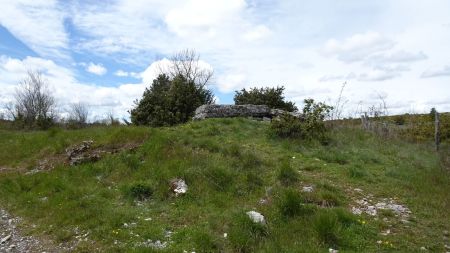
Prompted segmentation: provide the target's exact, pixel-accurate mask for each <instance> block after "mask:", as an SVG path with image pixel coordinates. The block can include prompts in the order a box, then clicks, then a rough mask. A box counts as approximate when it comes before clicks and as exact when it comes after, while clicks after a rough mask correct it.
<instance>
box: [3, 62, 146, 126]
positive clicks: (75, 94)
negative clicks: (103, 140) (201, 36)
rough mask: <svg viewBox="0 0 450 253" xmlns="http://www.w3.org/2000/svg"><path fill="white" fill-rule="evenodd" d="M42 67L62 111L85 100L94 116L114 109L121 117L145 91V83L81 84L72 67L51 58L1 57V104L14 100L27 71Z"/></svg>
mask: <svg viewBox="0 0 450 253" xmlns="http://www.w3.org/2000/svg"><path fill="white" fill-rule="evenodd" d="M29 69H31V70H39V71H41V72H42V73H43V75H44V77H45V78H46V79H47V80H48V83H49V88H50V90H51V91H52V93H53V95H54V96H55V97H56V98H57V105H58V108H59V109H60V112H61V113H62V112H64V111H66V110H67V108H68V105H69V104H70V103H73V102H83V103H86V104H87V105H89V106H90V108H91V109H92V110H93V112H92V114H91V117H92V118H96V117H103V116H104V115H105V114H106V113H107V112H109V111H111V110H113V111H114V112H115V113H116V116H117V117H119V118H122V117H128V116H129V114H128V113H127V111H128V110H129V109H131V108H132V107H133V101H134V100H135V99H136V98H140V97H141V96H142V93H143V92H144V89H145V85H144V84H143V83H136V84H122V85H119V86H118V87H103V86H97V85H94V84H86V83H80V82H79V81H78V80H77V79H76V78H75V74H74V73H73V72H72V70H70V69H67V68H64V67H61V66H58V65H57V64H55V62H53V61H51V60H46V59H43V58H37V57H27V58H25V59H23V60H20V59H15V58H11V57H7V56H0V90H2V92H1V93H0V103H3V104H4V103H7V102H10V101H12V98H13V95H14V91H15V88H16V86H17V84H18V83H19V81H20V80H21V79H23V78H24V77H25V76H26V73H27V70H29Z"/></svg>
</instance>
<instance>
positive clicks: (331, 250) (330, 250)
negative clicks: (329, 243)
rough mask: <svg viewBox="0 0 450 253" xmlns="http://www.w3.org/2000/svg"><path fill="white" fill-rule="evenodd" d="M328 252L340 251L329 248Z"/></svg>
mask: <svg viewBox="0 0 450 253" xmlns="http://www.w3.org/2000/svg"><path fill="white" fill-rule="evenodd" d="M328 252H329V253H338V252H339V250H337V249H333V248H329V249H328Z"/></svg>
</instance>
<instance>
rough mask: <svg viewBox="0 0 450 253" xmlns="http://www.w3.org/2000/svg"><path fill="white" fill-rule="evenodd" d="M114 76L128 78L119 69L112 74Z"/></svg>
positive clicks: (126, 74)
mask: <svg viewBox="0 0 450 253" xmlns="http://www.w3.org/2000/svg"><path fill="white" fill-rule="evenodd" d="M114 75H115V76H119V77H127V76H129V73H128V72H126V71H123V70H121V69H119V70H117V71H116V72H114Z"/></svg>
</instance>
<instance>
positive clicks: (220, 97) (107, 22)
mask: <svg viewBox="0 0 450 253" xmlns="http://www.w3.org/2000/svg"><path fill="white" fill-rule="evenodd" d="M0 6H1V8H2V10H1V12H0V112H1V110H2V108H4V106H5V105H7V104H8V103H10V102H12V101H13V99H14V94H15V91H16V87H17V84H18V83H19V82H20V80H22V79H23V78H24V77H25V76H26V73H27V70H39V71H41V72H42V73H43V75H44V76H45V78H46V80H48V83H49V89H50V90H51V91H52V93H53V95H54V96H55V97H56V99H57V105H58V108H59V112H60V113H61V114H62V115H64V114H65V113H66V112H67V110H68V108H69V106H70V104H72V103H79V102H80V103H84V104H86V105H88V106H89V108H90V111H91V114H90V119H91V120H97V119H101V118H102V117H105V115H106V114H108V113H114V115H116V117H118V118H128V117H129V114H128V112H127V111H128V110H130V109H131V108H133V106H134V101H135V100H136V99H140V98H141V97H142V93H143V91H144V90H145V88H146V87H149V86H150V84H151V81H152V80H153V79H154V78H155V77H156V75H157V74H158V71H157V70H158V68H157V66H158V65H161V64H166V63H167V59H168V58H170V56H171V55H172V54H174V53H176V52H179V51H180V50H183V49H194V50H196V52H197V53H198V54H199V55H200V57H201V60H202V66H206V67H208V68H212V69H213V70H214V78H213V79H212V80H211V82H210V83H209V88H210V89H212V90H213V91H214V94H215V96H216V102H217V103H219V104H231V103H233V95H234V91H236V90H240V89H242V88H249V87H263V86H264V87H265V86H284V87H285V88H286V90H285V96H286V98H287V99H288V100H291V101H294V102H296V104H297V105H298V106H299V107H301V106H302V101H303V100H304V99H305V98H314V99H315V100H317V101H324V102H327V103H328V104H332V105H334V104H335V103H336V101H337V99H338V97H339V94H340V90H341V88H342V85H343V83H344V82H346V85H345V88H344V90H343V92H342V97H343V98H342V100H341V101H344V102H345V107H344V108H345V113H344V116H352V117H355V116H357V115H358V114H359V113H360V112H362V111H364V110H367V108H369V107H370V106H372V105H378V104H379V103H380V102H381V100H382V99H383V100H385V102H386V104H387V108H388V111H389V113H390V114H398V113H421V112H429V111H430V109H431V108H432V107H435V108H436V109H437V110H438V111H447V112H448V111H450V15H449V11H450V1H448V0H427V1H419V0H413V1H411V0H376V1H375V0H372V1H361V0H341V1H335V0H316V1H299V0H283V1H275V0H259V1H256V0H183V1H181V0H164V1H162V0H161V1H157V0H133V1H128V0H105V1H90V0H85V1H81V0H80V1H62V0H60V1H58V0H15V1H11V0H0Z"/></svg>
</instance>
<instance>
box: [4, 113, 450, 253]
mask: <svg viewBox="0 0 450 253" xmlns="http://www.w3.org/2000/svg"><path fill="white" fill-rule="evenodd" d="M268 131H269V125H268V124H267V123H265V122H257V121H251V120H246V119H210V120H205V121H200V122H190V123H188V124H185V125H181V126H177V127H172V128H145V127H103V128H102V127H99V128H88V129H83V130H73V131H63V130H50V131H46V132H16V131H8V130H0V146H1V147H2V149H0V168H8V170H4V172H0V206H1V207H3V208H5V209H7V210H9V211H10V212H11V213H13V214H15V215H18V216H21V217H22V218H23V219H24V225H23V229H25V230H26V231H27V232H29V233H31V234H34V235H37V236H47V237H50V238H53V239H54V240H56V241H57V242H58V243H59V242H63V243H71V244H73V245H75V246H74V247H75V249H76V251H86V252H92V251H104V252H114V251H117V252H121V251H136V252H144V251H145V252H148V251H153V250H154V251H157V252H183V251H184V250H186V251H188V252H191V251H195V252H326V251H328V248H330V247H331V248H334V249H339V250H342V251H344V252H346V251H350V252H380V251H407V250H411V251H417V250H419V249H420V248H421V247H422V246H425V247H426V248H428V249H430V250H432V251H443V250H444V241H443V240H442V232H443V230H449V229H450V215H449V213H448V210H449V209H450V201H449V195H448V194H449V192H450V177H449V173H448V172H446V171H443V170H442V168H441V164H440V160H439V158H438V157H437V156H436V154H435V153H434V152H433V149H432V146H431V145H429V144H410V143H406V142H401V141H397V140H386V139H380V138H378V137H376V136H375V135H372V134H370V133H367V132H363V131H361V130H359V129H356V128H339V129H336V130H333V132H332V134H331V135H332V136H333V137H332V140H331V141H330V142H329V143H328V145H326V146H324V145H322V144H319V143H314V142H302V141H293V140H280V139H277V138H274V137H270V135H269V134H268ZM83 140H93V141H94V146H96V147H103V148H105V147H109V148H111V147H119V146H124V145H125V146H126V144H127V143H138V144H139V145H140V146H139V148H137V149H133V150H128V149H124V150H122V151H120V152H116V153H113V154H106V155H105V156H103V157H102V159H101V160H100V161H98V162H93V163H85V164H81V165H78V166H68V165H66V164H64V163H63V162H61V163H58V162H56V163H55V166H54V168H53V169H51V170H48V171H42V172H38V173H26V172H27V171H29V170H32V169H33V168H34V167H35V166H37V165H38V164H39V162H40V161H42V160H43V159H51V158H52V157H59V156H61V155H62V154H64V150H65V148H67V147H69V146H71V145H74V144H77V143H80V142H81V141H83ZM175 178H180V179H183V180H184V181H185V182H186V184H187V185H188V191H187V193H186V194H182V195H178V196H176V195H175V194H173V193H172V192H171V189H170V182H171V180H172V179H175ZM305 186H312V189H313V190H312V191H304V190H303V187H305ZM363 198H368V199H371V200H372V201H373V202H374V203H376V202H377V200H380V201H381V200H382V199H384V198H391V199H393V200H395V202H396V203H401V204H402V205H404V206H407V207H408V208H409V210H410V211H411V214H410V215H408V216H407V217H404V216H402V215H398V214H396V213H393V212H391V211H390V210H385V211H379V212H378V213H377V215H375V216H371V215H369V214H366V213H364V212H363V214H361V215H354V214H352V213H351V212H350V210H351V207H353V206H355V205H356V203H357V201H359V200H361V199H363ZM250 210H255V211H258V212H260V213H261V214H263V215H264V216H265V219H266V223H265V224H256V223H253V222H252V221H251V220H250V219H248V217H247V216H246V215H245V213H246V212H247V211H250ZM31 224H34V225H35V226H31ZM388 229H389V234H388V235H382V233H384V232H385V231H386V230H388ZM158 241H159V242H158Z"/></svg>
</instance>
